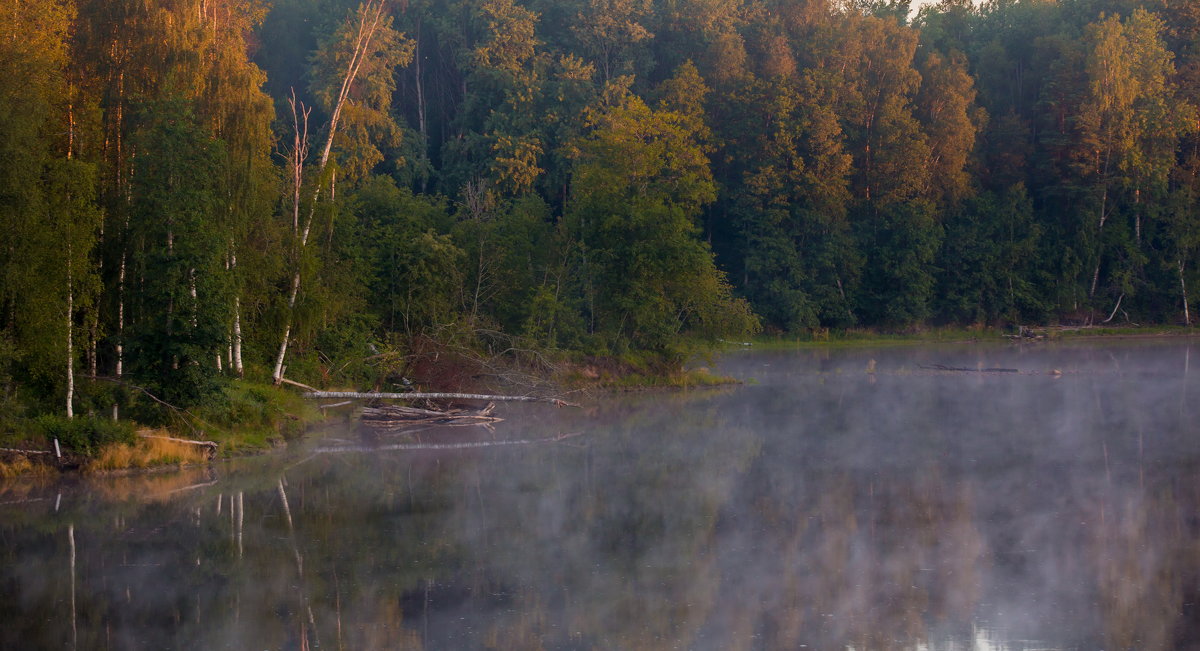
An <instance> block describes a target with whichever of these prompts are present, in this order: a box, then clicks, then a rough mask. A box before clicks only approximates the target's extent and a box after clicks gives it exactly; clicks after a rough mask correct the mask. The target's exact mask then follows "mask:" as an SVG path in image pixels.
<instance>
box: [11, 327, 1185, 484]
mask: <svg viewBox="0 0 1200 651" xmlns="http://www.w3.org/2000/svg"><path fill="white" fill-rule="evenodd" d="M1197 334H1200V333H1197V331H1196V330H1195V329H1194V328H1185V327H1177V326H1176V327H1173V326H1154V327H1114V328H1108V327H1079V326H1045V327H1028V328H1024V329H1021V330H1011V329H1010V330H1001V329H996V328H930V329H924V330H920V331H914V332H906V333H887V332H879V331H873V330H848V331H820V332H814V333H807V334H804V335H800V336H794V335H790V336H783V335H780V336H771V335H762V336H758V337H755V338H753V339H751V340H748V341H741V342H737V341H727V342H724V347H723V349H722V350H723V351H725V352H728V351H733V350H741V349H755V350H798V349H822V348H853V347H871V346H905V345H923V344H931V343H935V344H937V343H946V344H948V343H975V342H993V343H999V342H1006V341H1007V342H1021V343H1030V344H1037V343H1042V342H1052V341H1074V340H1085V339H1100V338H1104V339H1120V338H1150V337H1153V338H1158V337H1186V336H1196V335H1197ZM440 359H441V361H442V362H444V363H445V365H446V366H447V367H448V366H452V367H454V372H453V373H443V374H440V375H439V374H438V373H434V372H429V373H428V375H427V376H422V377H418V378H416V379H415V380H412V382H413V386H417V385H419V386H421V387H423V388H426V389H430V390H441V391H474V392H481V393H519V394H529V393H541V394H547V395H550V394H554V395H563V396H578V395H586V394H587V393H603V392H611V391H649V390H662V389H687V388H695V387H706V386H719V385H724V384H731V383H736V380H735V379H733V378H729V377H724V376H721V375H718V374H715V373H713V372H712V371H711V370H710V366H711V360H701V364H705V365H699V366H697V365H692V366H688V367H681V366H679V365H677V364H668V363H665V362H663V361H662V360H660V359H656V358H653V357H650V356H645V355H640V356H639V355H626V356H622V357H617V356H607V357H601V356H582V355H561V356H557V357H553V358H550V357H548V356H542V355H539V363H538V364H537V365H536V366H528V365H526V366H523V367H520V368H517V366H516V365H514V367H512V368H507V369H499V368H497V366H496V360H494V359H493V360H486V362H481V361H478V360H476V361H474V362H471V361H470V360H466V359H465V358H461V357H460V358H457V359H453V360H448V359H447V358H446V357H445V356H442V357H440ZM444 368H445V367H440V368H438V370H439V371H442V370H444ZM485 371H487V372H485ZM401 379H403V380H408V378H401ZM324 388H332V387H324ZM375 388H376V389H379V387H378V386H377V387H375ZM408 388H411V387H408ZM393 389H395V390H402V389H401V388H400V387H393ZM384 390H388V387H387V386H386V384H385V385H384ZM300 394H301V390H300V389H297V388H294V387H288V386H282V387H281V386H274V385H272V384H270V383H269V382H264V381H253V380H230V381H229V383H228V384H227V385H226V386H225V388H224V389H223V391H222V394H221V397H220V399H218V400H216V401H214V402H212V403H211V404H206V405H204V406H203V407H197V408H193V409H189V410H180V409H174V408H167V407H162V406H161V405H158V406H157V412H151V411H149V410H147V409H146V408H145V407H146V406H147V405H146V404H143V405H142V408H141V409H140V410H139V409H138V408H137V407H138V405H137V404H134V405H130V406H129V408H128V409H127V410H126V411H125V412H124V413H126V414H130V415H132V416H133V419H130V420H122V421H117V422H114V421H112V420H111V418H106V417H100V416H95V415H90V416H84V417H79V418H75V419H72V420H67V419H65V418H61V417H47V416H43V417H39V418H33V419H27V420H23V421H22V420H19V419H9V422H8V423H7V427H6V428H5V430H4V431H0V477H12V476H27V475H38V474H52V473H57V472H60V471H63V470H71V471H80V472H84V473H90V472H112V471H120V470H128V469H150V468H163V467H184V466H189V465H203V464H206V463H208V462H209V461H210V460H211V459H213V458H227V457H234V456H243V455H251V454H260V453H264V452H268V451H270V450H272V449H275V448H277V447H282V446H284V445H286V444H287V442H288V441H289V440H293V439H296V438H298V437H300V436H302V435H304V433H305V432H307V431H309V430H310V429H311V428H312V427H313V426H315V425H317V424H319V423H321V422H323V421H324V420H325V412H324V410H322V409H321V405H320V404H318V402H317V401H313V400H306V399H305V398H303V397H302V396H301V395H300ZM142 400H143V403H148V402H149V400H148V399H145V398H142ZM139 414H140V415H143V416H145V415H147V414H149V415H151V416H153V417H152V418H149V419H146V420H140V419H137V416H138V415H139ZM14 422H15V423H16V424H14ZM56 440H57V441H58V445H59V449H58V450H57V451H56V449H55V441H56ZM189 441H190V442H189ZM201 443H211V444H213V445H212V446H211V447H210V446H208V445H203V444H201Z"/></svg>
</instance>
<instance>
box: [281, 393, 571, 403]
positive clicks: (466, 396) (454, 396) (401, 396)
mask: <svg viewBox="0 0 1200 651" xmlns="http://www.w3.org/2000/svg"><path fill="white" fill-rule="evenodd" d="M304 397H305V398H329V399H346V398H349V399H351V400H489V401H498V402H548V403H550V404H552V405H554V406H556V407H578V406H579V405H577V404H575V403H573V402H567V401H566V400H560V399H558V398H546V397H542V396H493V395H485V394H480V393H420V392H416V391H414V392H411V393H376V392H373V391H369V392H360V391H309V392H308V393H305V394H304Z"/></svg>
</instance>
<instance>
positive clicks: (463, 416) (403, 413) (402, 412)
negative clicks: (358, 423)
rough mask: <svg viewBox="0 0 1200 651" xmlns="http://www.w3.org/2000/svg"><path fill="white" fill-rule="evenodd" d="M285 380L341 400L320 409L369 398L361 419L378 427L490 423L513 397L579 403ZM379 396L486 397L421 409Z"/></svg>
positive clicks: (309, 395)
mask: <svg viewBox="0 0 1200 651" xmlns="http://www.w3.org/2000/svg"><path fill="white" fill-rule="evenodd" d="M285 382H287V383H288V384H294V385H296V386H300V387H302V388H305V389H308V392H307V393H305V394H304V397H305V398H320V399H341V400H344V402H338V403H335V404H330V405H322V406H321V408H322V409H330V408H334V407H341V406H343V405H347V404H351V403H352V402H353V401H354V400H369V401H370V403H369V404H368V405H367V406H366V407H363V410H362V423H363V424H364V425H366V426H368V427H374V428H377V429H393V430H394V429H401V428H405V427H412V426H416V425H485V426H486V425H490V424H491V423H495V422H499V421H501V420H503V419H502V418H499V417H497V416H494V415H492V411H493V410H494V409H495V408H496V402H497V401H502V400H503V401H513V402H548V403H550V404H552V405H555V406H557V407H578V406H579V405H576V404H573V403H570V402H566V401H564V400H560V399H558V398H550V397H544V396H500V395H486V394H478V393H424V392H416V391H414V392H411V393H381V392H357V391H317V390H316V389H313V388H312V387H308V386H305V385H303V384H299V383H296V382H291V381H288V380H285ZM381 400H410V401H411V400H423V401H426V404H430V401H447V400H480V401H482V400H487V401H488V403H487V406H486V407H483V408H482V409H463V408H447V409H429V408H427V409H422V408H419V407H402V406H399V405H382V404H380V402H379V401H381Z"/></svg>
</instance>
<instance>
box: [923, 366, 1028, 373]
mask: <svg viewBox="0 0 1200 651" xmlns="http://www.w3.org/2000/svg"><path fill="white" fill-rule="evenodd" d="M918 366H919V367H920V368H923V369H925V370H929V371H953V372H955V373H1020V372H1021V371H1020V370H1018V369H1015V368H965V367H961V366H944V365H942V364H933V365H931V366H925V365H924V364H918Z"/></svg>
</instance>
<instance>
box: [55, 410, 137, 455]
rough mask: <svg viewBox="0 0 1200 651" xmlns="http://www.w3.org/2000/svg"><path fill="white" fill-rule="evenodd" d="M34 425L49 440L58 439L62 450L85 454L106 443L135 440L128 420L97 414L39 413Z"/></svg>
mask: <svg viewBox="0 0 1200 651" xmlns="http://www.w3.org/2000/svg"><path fill="white" fill-rule="evenodd" d="M34 429H35V430H36V431H37V432H38V433H39V434H41V435H42V436H44V437H45V439H46V441H47V442H48V443H52V442H53V441H54V440H55V439H58V443H59V445H60V446H61V447H62V448H63V449H64V450H69V451H72V452H75V453H76V454H85V455H91V454H95V453H96V452H98V451H99V450H100V448H102V447H104V446H106V445H113V444H116V443H133V442H134V441H135V440H136V436H135V435H134V426H133V424H132V423H130V422H129V421H115V420H112V419H110V418H100V417H96V416H90V417H86V418H64V417H62V416H39V417H38V418H37V419H36V420H35V421H34Z"/></svg>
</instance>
